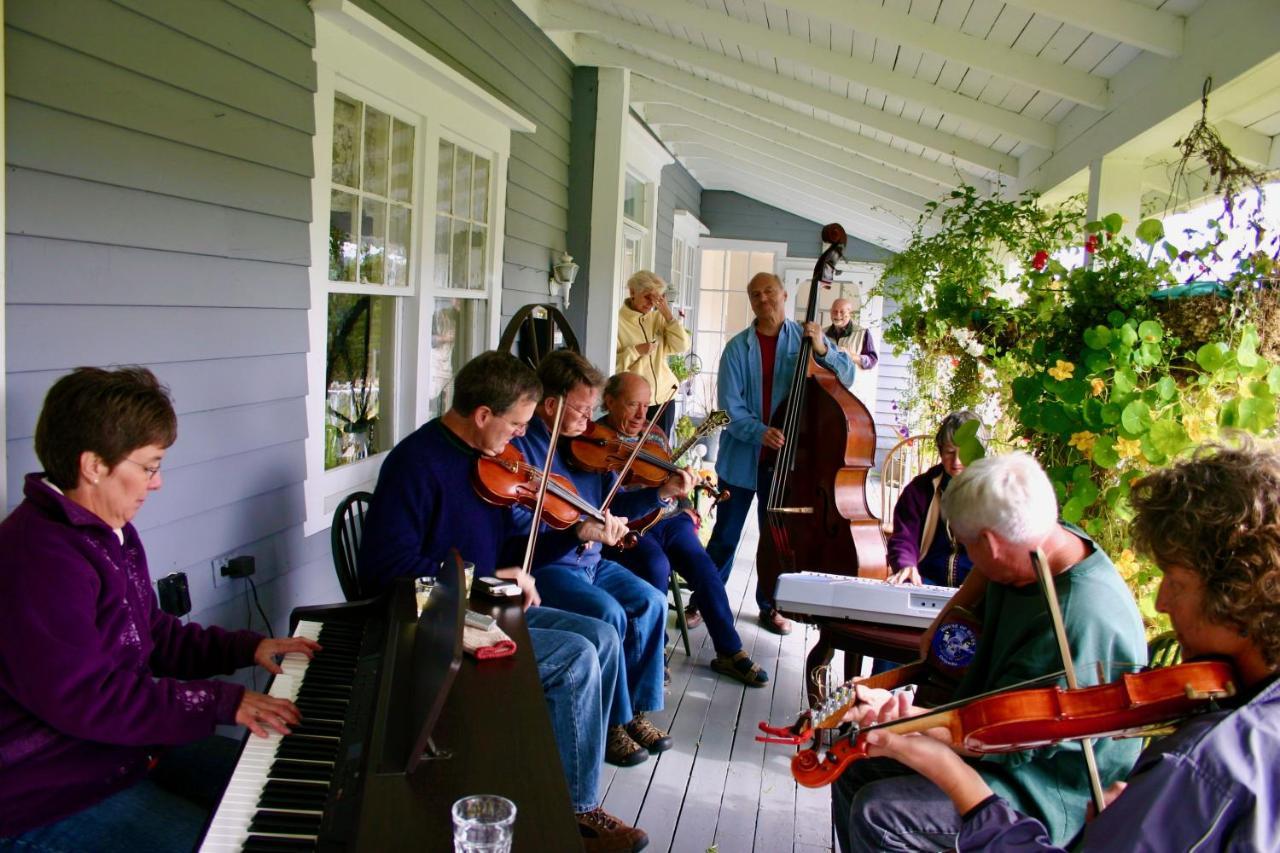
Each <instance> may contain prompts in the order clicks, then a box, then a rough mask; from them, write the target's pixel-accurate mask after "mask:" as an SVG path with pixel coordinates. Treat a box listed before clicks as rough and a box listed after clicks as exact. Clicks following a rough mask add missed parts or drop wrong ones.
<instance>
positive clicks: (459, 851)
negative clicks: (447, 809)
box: [453, 794, 516, 853]
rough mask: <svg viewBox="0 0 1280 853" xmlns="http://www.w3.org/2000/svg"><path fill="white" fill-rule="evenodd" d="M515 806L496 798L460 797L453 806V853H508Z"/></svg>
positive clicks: (479, 796)
mask: <svg viewBox="0 0 1280 853" xmlns="http://www.w3.org/2000/svg"><path fill="white" fill-rule="evenodd" d="M515 822H516V804H515V803H513V802H511V801H510V800H508V799H507V798H506V797H499V796H497V795H496V794H478V795H476V796H474V797H463V798H462V799H460V800H458V801H457V802H456V803H454V804H453V850H454V853H510V850H511V832H512V829H513V828H514V826H515Z"/></svg>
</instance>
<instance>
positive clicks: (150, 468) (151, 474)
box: [124, 456, 160, 483]
mask: <svg viewBox="0 0 1280 853" xmlns="http://www.w3.org/2000/svg"><path fill="white" fill-rule="evenodd" d="M124 461H125V462H133V464H134V465H137V466H138V467H139V468H141V469H142V470H143V471H146V472H147V482H148V483H150V482H151V481H152V480H154V479H155V478H156V475H157V474H159V473H160V466H159V465H143V464H142V463H141V462H135V461H134V460H132V459H130V458H129V457H128V456H126V457H125V458H124Z"/></svg>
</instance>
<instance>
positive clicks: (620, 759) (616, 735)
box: [604, 726, 649, 767]
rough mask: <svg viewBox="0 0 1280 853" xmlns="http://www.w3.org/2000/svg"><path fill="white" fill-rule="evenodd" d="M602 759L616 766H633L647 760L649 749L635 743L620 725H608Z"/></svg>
mask: <svg viewBox="0 0 1280 853" xmlns="http://www.w3.org/2000/svg"><path fill="white" fill-rule="evenodd" d="M604 760H605V761H607V762H609V763H610V764H614V765H617V766H618V767H634V766H635V765H637V764H643V763H644V762H646V761H648V760H649V751H648V750H647V749H646V748H645V747H643V746H641V745H640V744H638V743H636V742H635V740H633V739H632V737H631V735H629V734H627V730H626V729H625V728H623V727H622V726H609V736H608V738H607V739H606V740H605V747H604Z"/></svg>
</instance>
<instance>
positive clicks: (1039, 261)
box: [1031, 249, 1049, 272]
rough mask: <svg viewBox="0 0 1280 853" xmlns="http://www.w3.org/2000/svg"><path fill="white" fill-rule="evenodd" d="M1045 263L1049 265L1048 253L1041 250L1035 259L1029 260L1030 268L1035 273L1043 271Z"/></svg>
mask: <svg viewBox="0 0 1280 853" xmlns="http://www.w3.org/2000/svg"><path fill="white" fill-rule="evenodd" d="M1047 263H1049V253H1048V252H1046V251H1045V250H1044V249H1041V250H1040V251H1038V252H1036V254H1035V257H1033V258H1032V259H1031V268H1032V269H1034V270H1035V271H1036V272H1040V271H1041V270H1043V269H1044V265H1045V264H1047Z"/></svg>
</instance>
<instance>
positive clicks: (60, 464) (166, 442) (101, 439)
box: [36, 366, 178, 490]
mask: <svg viewBox="0 0 1280 853" xmlns="http://www.w3.org/2000/svg"><path fill="white" fill-rule="evenodd" d="M177 437H178V416H177V415H176V414H174V411H173V401H172V400H171V399H170V398H169V389H168V388H166V387H165V386H164V385H162V384H161V383H160V380H159V379H156V376H155V374H154V373H152V372H151V371H150V370H147V369H146V368H145V367H137V366H129V367H121V368H118V369H116V370H103V369H102V368H100V367H77V368H76V369H75V370H73V371H71V372H70V373H68V374H67V375H66V376H64V377H62V378H61V379H59V380H58V381H57V382H55V383H53V387H52V388H50V389H49V393H48V394H46V395H45V398H44V406H43V407H42V408H41V409H40V418H39V420H37V421H36V456H38V457H39V459H40V464H41V465H43V466H44V471H45V475H46V476H47V477H48V478H49V480H50V481H52V482H53V484H54V485H55V486H57V487H58V488H60V489H64V490H65V489H74V488H75V487H76V486H77V485H78V484H79V482H80V454H82V453H84V452H85V451H86V450H88V451H91V452H93V453H96V454H98V456H100V457H102V461H103V462H105V463H106V464H107V467H108V468H115V467H116V466H117V465H119V464H120V461H121V460H122V459H124V458H125V457H126V456H128V455H129V454H130V453H132V452H133V451H135V450H137V449H138V448H139V447H146V446H147V445H150V444H155V445H158V446H160V447H169V446H170V445H172V444H173V442H174V441H175V440H176V439H177Z"/></svg>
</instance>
